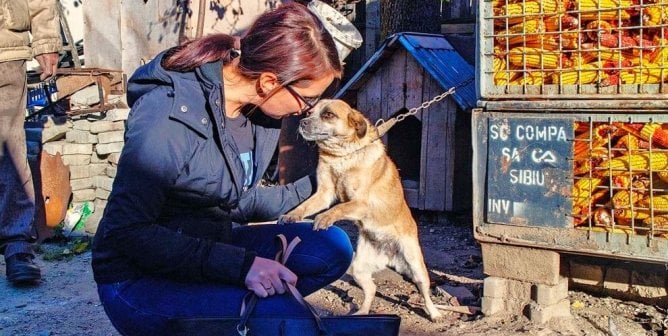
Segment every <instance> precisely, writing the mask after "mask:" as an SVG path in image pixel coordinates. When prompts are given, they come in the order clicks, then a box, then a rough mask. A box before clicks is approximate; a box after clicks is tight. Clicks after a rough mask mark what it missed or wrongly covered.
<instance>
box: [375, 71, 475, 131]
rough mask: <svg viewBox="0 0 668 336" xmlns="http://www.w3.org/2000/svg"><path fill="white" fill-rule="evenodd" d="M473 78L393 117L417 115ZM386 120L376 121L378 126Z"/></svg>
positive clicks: (396, 118) (400, 119)
mask: <svg viewBox="0 0 668 336" xmlns="http://www.w3.org/2000/svg"><path fill="white" fill-rule="evenodd" d="M473 79H474V78H469V79H467V80H465V81H463V82H462V83H461V84H459V85H457V86H453V87H451V88H450V89H449V90H448V91H445V92H443V93H441V94H439V95H438V96H436V97H434V98H432V99H431V100H428V101H426V102H423V103H422V104H420V105H419V106H416V107H413V108H412V109H410V110H408V112H406V113H402V114H400V115H398V116H396V117H394V118H393V119H395V120H396V122H400V121H402V120H404V119H406V118H407V117H409V116H412V115H416V114H417V113H418V112H419V111H420V110H424V109H426V108H428V107H429V106H431V104H433V103H436V102H439V101H441V100H443V99H444V98H445V97H447V96H449V95H451V94H453V93H455V91H456V90H457V88H459V87H462V86H465V85H468V83H469V82H471V81H473ZM385 122H386V121H385V120H384V119H382V118H381V119H378V120H377V121H376V124H375V126H376V127H378V126H380V125H382V124H384V123H385ZM396 122H395V123H396Z"/></svg>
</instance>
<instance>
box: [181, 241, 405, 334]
mask: <svg viewBox="0 0 668 336" xmlns="http://www.w3.org/2000/svg"><path fill="white" fill-rule="evenodd" d="M278 239H279V240H280V243H281V248H280V249H279V251H278V253H277V254H276V260H277V261H280V262H281V263H283V264H285V261H286V260H287V259H288V257H289V256H290V252H292V249H294V247H295V245H297V243H299V241H300V240H299V238H298V237H297V238H295V239H294V240H293V241H292V242H290V244H289V245H287V241H286V239H285V236H283V235H278ZM286 245H287V246H286ZM283 285H284V286H285V287H286V288H288V292H289V293H290V294H291V295H292V296H293V297H294V298H295V299H296V300H297V302H299V303H300V304H302V305H303V306H304V307H306V308H307V309H308V310H309V311H310V312H311V315H312V316H311V317H252V316H251V314H252V313H253V310H254V309H255V304H256V303H257V301H258V300H259V297H258V296H257V295H255V293H253V292H249V293H248V294H247V295H246V296H245V297H244V302H243V304H242V306H241V316H240V317H229V318H226V317H220V318H213V317H212V318H205V317H204V318H185V319H174V320H171V321H170V331H172V332H173V334H174V335H184V336H186V335H187V336H193V335H217V336H218V335H220V336H228V335H229V336H246V335H248V336H325V335H326V336H358V335H362V336H372V335H373V336H397V335H399V326H400V324H401V318H399V316H397V315H354V316H326V317H320V316H319V315H318V313H317V312H316V311H315V309H313V307H312V306H311V305H310V304H309V303H308V302H306V301H305V300H304V298H303V297H302V295H301V294H300V293H299V291H298V290H297V289H296V288H295V287H294V286H292V285H290V284H288V283H287V282H283Z"/></svg>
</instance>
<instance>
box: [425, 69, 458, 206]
mask: <svg viewBox="0 0 668 336" xmlns="http://www.w3.org/2000/svg"><path fill="white" fill-rule="evenodd" d="M427 92H428V94H425V96H426V97H427V99H430V98H428V97H433V96H435V95H437V94H440V93H441V92H443V88H441V86H440V85H439V84H438V83H437V82H436V81H434V80H433V79H432V78H429V79H428V80H427V85H426V90H425V93H427ZM449 100H451V99H450V98H448V99H446V100H445V101H440V102H438V103H434V104H432V105H431V106H430V107H429V108H428V109H427V110H426V111H425V113H426V114H427V117H428V121H427V122H426V124H425V127H423V129H424V131H423V136H426V141H423V143H426V158H423V160H424V162H425V166H426V167H424V168H425V169H424V172H425V174H424V175H423V179H424V183H425V190H424V208H425V209H426V210H437V211H443V210H446V199H447V197H446V193H447V192H448V191H449V190H447V189H446V179H447V172H446V170H447V165H448V164H449V163H448V159H449V157H448V156H449V154H450V151H451V150H450V148H448V145H449V144H448V142H447V134H446V133H447V132H449V127H448V113H449V112H450V111H449V109H448V101H449ZM421 182H422V181H421Z"/></svg>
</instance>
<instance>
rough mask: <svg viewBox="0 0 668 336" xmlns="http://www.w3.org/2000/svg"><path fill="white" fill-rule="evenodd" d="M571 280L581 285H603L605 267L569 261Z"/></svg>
mask: <svg viewBox="0 0 668 336" xmlns="http://www.w3.org/2000/svg"><path fill="white" fill-rule="evenodd" d="M569 267H570V276H571V281H573V283H576V284H580V285H588V286H601V285H602V284H603V275H604V273H603V267H601V266H597V265H587V264H581V263H577V262H574V261H572V260H571V261H570V262H569Z"/></svg>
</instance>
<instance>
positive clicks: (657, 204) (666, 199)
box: [638, 195, 668, 213]
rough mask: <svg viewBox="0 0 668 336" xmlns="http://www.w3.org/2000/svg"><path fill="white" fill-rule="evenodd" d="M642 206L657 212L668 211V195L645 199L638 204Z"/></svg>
mask: <svg viewBox="0 0 668 336" xmlns="http://www.w3.org/2000/svg"><path fill="white" fill-rule="evenodd" d="M638 204H639V205H640V206H643V207H647V208H650V209H652V210H653V211H654V213H656V212H666V211H668V195H654V196H648V197H645V198H643V199H642V200H640V201H639V202H638Z"/></svg>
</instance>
